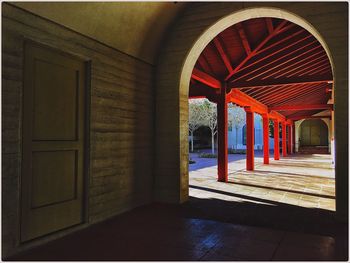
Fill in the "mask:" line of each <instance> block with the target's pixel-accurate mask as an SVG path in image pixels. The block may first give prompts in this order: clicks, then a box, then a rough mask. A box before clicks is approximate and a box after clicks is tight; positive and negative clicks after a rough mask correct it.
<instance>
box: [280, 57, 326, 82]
mask: <svg viewBox="0 0 350 263" xmlns="http://www.w3.org/2000/svg"><path fill="white" fill-rule="evenodd" d="M320 53H322V51H320V52H317V53H315V54H313V55H311V56H310V57H307V58H304V59H302V60H300V61H298V62H297V63H295V64H294V65H292V66H289V67H286V68H285V69H284V70H283V71H282V72H283V73H280V74H279V75H277V76H275V78H280V77H282V76H286V77H288V78H289V77H291V76H293V75H298V74H299V73H300V72H302V71H303V70H304V69H305V68H308V67H309V66H310V67H312V66H313V65H314V64H316V63H317V64H318V63H320V62H322V61H323V60H324V59H325V55H324V54H323V55H321V56H318V55H319V54H320ZM305 60H306V61H307V62H305ZM296 65H299V66H297V67H296Z"/></svg>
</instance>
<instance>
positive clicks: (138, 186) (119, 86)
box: [2, 4, 154, 257]
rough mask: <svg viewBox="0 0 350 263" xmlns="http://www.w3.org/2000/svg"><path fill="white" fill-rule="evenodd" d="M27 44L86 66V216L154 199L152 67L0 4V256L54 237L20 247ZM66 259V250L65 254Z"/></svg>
mask: <svg viewBox="0 0 350 263" xmlns="http://www.w3.org/2000/svg"><path fill="white" fill-rule="evenodd" d="M25 39H30V40H33V41H36V42H40V43H42V44H44V45H47V46H50V47H53V48H55V49H59V50H62V51H64V52H67V53H70V54H74V55H76V56H79V57H81V58H82V59H84V60H86V61H91V98H90V99H91V110H90V114H91V118H90V131H87V133H89V134H90V159H91V163H90V165H89V172H90V175H89V182H88V193H89V194H88V200H87V201H88V210H87V213H88V218H87V222H86V223H85V224H83V225H82V226H81V227H85V226H88V225H90V224H93V223H96V222H99V221H101V220H104V219H106V218H109V217H111V216H113V215H116V214H119V213H121V212H124V211H126V210H129V209H131V208H133V207H136V206H139V205H142V204H145V203H149V202H151V198H152V182H153V174H152V171H153V162H154V159H153V157H154V147H153V145H154V139H153V134H154V97H153V91H154V88H153V73H154V67H153V66H152V65H150V64H147V63H145V62H142V61H140V60H138V59H135V58H132V57H130V56H128V55H125V54H124V53H122V52H119V51H118V50H115V49H112V48H110V47H107V46H104V45H102V44H101V43H98V42H96V41H94V40H91V39H89V38H87V37H84V36H82V35H80V34H77V33H75V32H72V31H70V30H68V29H66V28H64V27H61V26H59V25H57V24H54V23H51V22H49V21H47V20H44V19H42V18H39V17H36V16H33V15H32V14H29V13H27V12H25V11H23V10H20V9H18V8H16V7H13V6H10V5H7V4H3V5H2V203H3V206H2V248H3V254H2V255H3V257H6V256H7V255H10V254H11V253H15V252H17V251H19V250H21V249H24V248H27V247H28V246H32V245H36V244H38V243H40V242H44V241H47V240H49V239H52V238H57V237H58V236H60V235H63V234H66V233H67V232H69V231H71V230H67V231H63V232H60V233H55V234H54V235H51V236H49V237H45V238H43V239H40V240H38V241H34V242H31V243H30V244H22V245H20V241H19V227H20V222H19V213H20V207H19V198H20V178H21V156H22V152H21V132H22V130H21V127H22V119H21V115H22V114H21V113H22V94H23V78H22V76H23V55H24V54H23V47H24V41H25ZM62 253H64V252H62Z"/></svg>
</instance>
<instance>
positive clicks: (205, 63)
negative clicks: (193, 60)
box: [198, 52, 214, 73]
mask: <svg viewBox="0 0 350 263" xmlns="http://www.w3.org/2000/svg"><path fill="white" fill-rule="evenodd" d="M198 63H199V65H200V66H201V67H202V68H203V70H204V71H206V72H209V73H214V71H213V69H212V67H211V65H210V63H209V62H208V60H207V58H206V57H205V55H204V52H202V54H201V55H200V56H199V58H198Z"/></svg>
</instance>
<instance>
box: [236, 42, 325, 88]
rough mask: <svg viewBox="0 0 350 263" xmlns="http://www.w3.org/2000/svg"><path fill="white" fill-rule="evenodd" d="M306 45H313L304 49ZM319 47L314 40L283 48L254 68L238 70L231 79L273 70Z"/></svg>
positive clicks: (254, 76) (256, 75)
mask: <svg viewBox="0 0 350 263" xmlns="http://www.w3.org/2000/svg"><path fill="white" fill-rule="evenodd" d="M308 46H313V47H312V48H311V49H309V50H308V49H306V47H308ZM319 48H322V47H321V46H320V45H318V44H317V41H316V40H314V41H312V42H309V43H307V44H303V45H297V46H296V47H295V48H293V50H284V51H283V52H281V53H280V54H279V56H276V57H273V56H271V57H269V59H268V60H267V61H265V62H264V63H261V65H255V69H254V68H252V69H249V70H247V68H244V69H242V70H241V71H240V72H237V74H236V75H235V79H234V80H233V81H237V80H239V79H242V78H244V77H245V78H246V79H247V78H248V76H249V75H253V77H251V78H256V77H258V76H260V75H263V74H266V73H267V72H270V71H271V70H275V69H276V68H278V67H281V66H283V65H285V64H287V63H290V62H291V61H293V60H296V59H299V58H300V57H302V56H304V55H306V54H308V55H310V53H311V51H313V50H315V49H319ZM259 72H260V73H259ZM253 73H254V74H255V75H254V74H253Z"/></svg>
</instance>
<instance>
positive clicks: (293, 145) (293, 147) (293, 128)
mask: <svg viewBox="0 0 350 263" xmlns="http://www.w3.org/2000/svg"><path fill="white" fill-rule="evenodd" d="M292 152H293V153H295V123H294V121H293V124H292Z"/></svg>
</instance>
